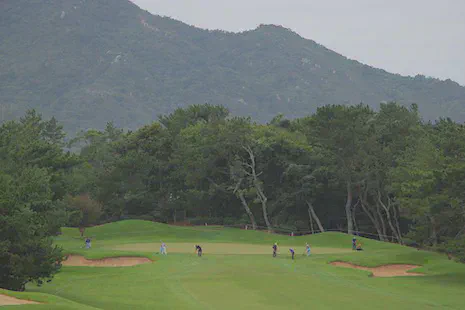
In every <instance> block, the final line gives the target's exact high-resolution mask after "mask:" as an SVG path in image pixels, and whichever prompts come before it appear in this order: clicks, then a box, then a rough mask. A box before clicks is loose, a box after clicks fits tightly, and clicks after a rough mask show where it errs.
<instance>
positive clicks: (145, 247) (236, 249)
mask: <svg viewBox="0 0 465 310" xmlns="http://www.w3.org/2000/svg"><path fill="white" fill-rule="evenodd" d="M166 245H167V252H168V255H169V254H170V253H187V254H195V244H194V243H169V242H168V243H167V244H166ZM200 245H201V246H202V250H203V253H204V254H218V255H229V254H231V255H234V254H240V255H247V254H263V255H265V254H268V255H271V254H272V253H273V250H272V248H271V246H272V244H270V245H263V244H244V243H203V242H201V243H200ZM289 248H294V249H295V250H296V254H297V255H302V254H303V253H304V252H305V247H304V246H301V247H295V246H288V245H278V255H289ZM108 249H112V250H121V251H136V252H140V251H144V252H155V253H156V252H159V251H160V243H131V244H124V245H119V246H113V247H109V248H108ZM348 252H352V249H340V248H317V247H315V248H313V247H312V254H335V253H348Z"/></svg>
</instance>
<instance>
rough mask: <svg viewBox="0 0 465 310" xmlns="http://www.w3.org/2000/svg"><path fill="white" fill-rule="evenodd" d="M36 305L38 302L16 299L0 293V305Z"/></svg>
mask: <svg viewBox="0 0 465 310" xmlns="http://www.w3.org/2000/svg"><path fill="white" fill-rule="evenodd" d="M34 304H35V305H38V304H39V303H38V302H35V301H31V300H25V299H18V298H14V297H10V296H6V295H2V294H0V306H15V305H34Z"/></svg>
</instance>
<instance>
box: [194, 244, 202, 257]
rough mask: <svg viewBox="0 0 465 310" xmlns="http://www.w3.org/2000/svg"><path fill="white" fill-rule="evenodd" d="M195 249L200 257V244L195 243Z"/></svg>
mask: <svg viewBox="0 0 465 310" xmlns="http://www.w3.org/2000/svg"><path fill="white" fill-rule="evenodd" d="M195 249H196V251H197V255H198V256H199V257H200V256H202V247H201V246H200V245H196V246H195Z"/></svg>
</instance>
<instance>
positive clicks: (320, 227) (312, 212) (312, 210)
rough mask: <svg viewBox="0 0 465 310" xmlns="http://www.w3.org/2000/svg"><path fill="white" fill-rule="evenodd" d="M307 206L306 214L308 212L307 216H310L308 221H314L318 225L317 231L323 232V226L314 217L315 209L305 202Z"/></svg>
mask: <svg viewBox="0 0 465 310" xmlns="http://www.w3.org/2000/svg"><path fill="white" fill-rule="evenodd" d="M307 205H308V212H309V214H311V215H312V216H311V218H310V221H311V220H312V218H313V219H315V222H316V224H317V225H318V229H319V230H320V232H324V231H325V229H324V227H323V225H321V222H320V219H319V218H318V216H317V215H316V212H315V209H314V208H313V205H312V204H311V203H310V202H309V201H307Z"/></svg>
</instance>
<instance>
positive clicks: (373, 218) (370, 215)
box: [360, 199, 384, 241]
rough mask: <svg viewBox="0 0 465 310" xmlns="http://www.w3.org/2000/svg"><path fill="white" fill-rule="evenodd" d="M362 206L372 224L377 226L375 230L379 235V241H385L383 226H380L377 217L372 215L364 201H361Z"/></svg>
mask: <svg viewBox="0 0 465 310" xmlns="http://www.w3.org/2000/svg"><path fill="white" fill-rule="evenodd" d="M360 206H361V207H362V209H363V211H364V212H365V214H366V215H368V217H369V218H370V220H371V222H372V223H373V225H374V226H375V229H376V231H377V233H378V236H379V240H381V241H384V235H383V231H382V229H381V226H380V225H379V222H378V220H377V219H376V215H373V214H371V212H370V211H369V210H368V207H367V204H366V202H365V201H363V199H362V200H361V201H360Z"/></svg>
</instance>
